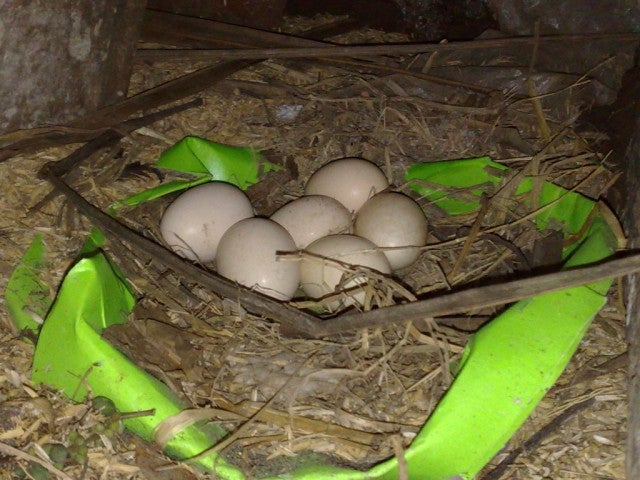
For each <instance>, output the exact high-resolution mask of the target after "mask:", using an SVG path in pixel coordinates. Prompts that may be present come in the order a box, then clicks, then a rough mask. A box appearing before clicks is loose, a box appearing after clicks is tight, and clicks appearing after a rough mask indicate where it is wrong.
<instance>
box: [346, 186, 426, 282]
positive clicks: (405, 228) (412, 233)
mask: <svg viewBox="0 0 640 480" xmlns="http://www.w3.org/2000/svg"><path fill="white" fill-rule="evenodd" d="M355 233H356V235H360V236H361V237H364V238H367V239H369V240H371V241H372V242H373V243H375V244H376V245H378V246H379V247H404V246H411V247H413V248H400V249H392V250H383V251H384V254H385V255H386V257H387V259H388V260H389V264H390V265H391V268H392V269H393V270H399V269H401V268H404V267H408V266H409V265H411V264H412V263H413V262H415V261H416V260H417V258H418V256H419V255H420V249H419V248H417V247H421V246H423V245H426V243H427V219H426V218H425V216H424V213H423V211H422V209H421V208H420V206H419V205H418V204H417V203H416V202H414V201H413V199H411V198H409V197H407V196H406V195H403V194H402V193H396V192H383V193H379V194H378V195H376V196H374V197H373V198H371V199H370V200H368V201H367V203H365V204H364V205H363V206H362V208H361V209H360V211H359V212H358V216H357V217H356V222H355Z"/></svg>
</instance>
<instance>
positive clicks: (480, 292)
mask: <svg viewBox="0 0 640 480" xmlns="http://www.w3.org/2000/svg"><path fill="white" fill-rule="evenodd" d="M54 169H55V164H53V163H52V164H47V165H45V166H44V167H43V169H42V170H41V173H42V175H43V176H45V177H46V178H47V179H49V181H50V182H51V183H52V184H53V185H54V186H55V187H56V188H57V189H58V190H59V191H60V192H61V193H63V194H64V195H65V196H66V197H67V198H68V200H69V201H70V202H71V203H72V204H74V205H75V206H76V208H77V209H78V210H79V211H80V212H81V213H82V214H84V215H86V216H87V217H89V218H90V219H91V221H92V222H93V223H94V224H96V225H97V226H98V227H100V228H102V229H103V230H105V232H106V233H107V234H111V236H113V237H115V238H116V239H117V240H119V241H124V242H126V243H129V244H131V245H132V246H133V247H135V249H136V251H137V252H138V254H140V255H143V256H148V257H151V258H153V259H154V260H156V261H158V262H160V263H162V264H164V265H166V266H167V267H169V268H171V269H172V270H174V271H175V272H176V273H178V274H180V275H183V276H184V277H186V278H187V279H189V280H191V281H194V282H197V283H199V284H201V285H203V286H205V287H207V288H210V289H212V290H213V291H214V292H216V293H218V294H219V295H221V296H223V297H227V298H231V299H237V300H238V301H239V302H240V303H241V304H242V305H244V306H245V307H246V308H247V309H248V310H250V311H252V312H253V313H258V314H261V315H264V316H266V317H268V318H271V319H272V320H275V321H276V322H279V323H280V324H281V325H282V327H283V329H284V331H286V332H287V333H288V334H295V335H301V336H306V337H311V338H321V337H326V336H329V335H333V334H337V333H345V332H351V331H357V330H360V329H362V328H370V327H378V326H389V325H393V324H397V323H404V322H408V321H413V320H417V319H422V318H426V317H435V316H440V315H451V314H454V313H458V312H464V311H469V310H474V309H478V308H483V307H491V306H498V305H504V304H507V303H511V302H515V301H518V300H522V299H524V298H530V297H533V296H535V295H539V294H542V293H547V292H552V291H557V290H561V289H564V288H569V287H575V286H579V285H585V284H588V283H593V282H597V281H600V280H605V279H609V278H615V277H619V276H623V275H628V274H630V273H633V272H636V271H640V254H638V253H636V254H633V255H627V256H624V257H621V258H616V259H614V260H608V261H604V262H602V263H600V264H597V265H591V266H586V267H580V268H573V269H569V270H562V271H559V272H554V273H548V274H544V275H537V276H534V277H529V278H523V279H519V280H513V281H509V282H503V283H497V284H492V285H485V286H481V287H473V288H466V289H462V290H459V291H455V292H452V293H447V294H445V295H439V296H435V297H432V298H428V299H425V300H420V301H417V302H411V303H406V304H402V305H395V306H392V307H385V308H379V309H377V310H371V311H369V312H363V313H355V314H345V315H341V316H340V317H337V318H334V319H331V320H321V319H319V318H317V317H314V316H313V315H310V314H308V313H306V312H303V311H300V310H297V309H295V308H293V307H291V306H289V305H287V304H283V303H280V302H277V301H276V300H273V299H271V298H269V297H266V296H264V295H261V294H259V293H257V292H254V291H251V290H249V289H246V288H244V287H242V286H240V285H237V284H235V283H233V282H231V281H229V280H227V279H225V278H222V277H218V276H217V275H214V274H213V273H211V272H208V271H206V270H204V269H202V268H200V267H198V266H197V265H194V264H192V263H189V262H187V261H185V260H184V259H182V258H180V257H178V256H177V255H175V254H174V253H173V252H171V251H170V250H168V249H166V248H165V247H163V246H161V245H159V244H157V243H156V242H154V241H152V240H150V239H148V238H146V237H143V236H142V235H139V234H138V233H136V232H135V231H133V230H131V229H130V228H129V227H127V226H126V225H124V224H122V223H120V222H119V221H117V220H116V219H114V218H112V217H110V216H109V215H107V214H105V213H104V212H102V211H101V210H100V209H99V208H97V207H95V206H94V205H92V204H90V203H89V202H87V201H86V200H85V199H84V198H83V197H82V196H81V195H80V194H78V193H77V192H76V191H75V190H73V189H72V188H71V187H69V186H68V185H67V184H66V183H65V182H64V181H63V180H62V179H60V178H59V177H58V176H57V175H56V174H55V173H54V172H55V170H54Z"/></svg>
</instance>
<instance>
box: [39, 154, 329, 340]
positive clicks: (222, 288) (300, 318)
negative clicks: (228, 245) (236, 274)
mask: <svg viewBox="0 0 640 480" xmlns="http://www.w3.org/2000/svg"><path fill="white" fill-rule="evenodd" d="M55 168H56V167H55V163H48V164H46V165H45V166H44V167H42V169H41V170H40V175H42V176H43V177H45V178H47V179H48V180H49V181H50V182H51V183H52V184H53V186H54V187H55V188H56V189H57V190H58V191H59V192H60V193H62V194H64V195H65V197H67V199H68V200H69V202H71V203H72V204H73V205H74V206H75V207H76V208H77V209H78V211H79V212H80V213H82V214H83V215H85V216H87V217H88V218H90V219H91V221H92V222H93V223H94V224H95V225H96V226H98V227H100V228H101V229H103V230H104V231H105V233H107V234H110V235H111V236H112V237H114V238H115V239H116V240H118V241H121V242H122V241H124V242H125V243H129V244H131V245H133V246H134V247H135V249H136V251H137V253H138V254H140V255H143V256H147V257H151V258H152V259H154V260H156V261H158V262H160V263H162V264H163V265H166V266H167V267H169V268H171V269H172V270H173V271H174V272H176V273H178V274H180V275H182V276H184V277H186V278H188V279H189V280H192V281H195V282H197V283H199V284H200V285H202V286H204V287H206V288H210V289H211V290H213V291H214V292H216V293H218V294H219V295H222V296H223V297H226V298H230V299H237V300H238V302H239V303H241V304H242V305H243V306H245V307H247V308H248V309H249V310H250V311H252V312H254V313H259V314H262V315H265V316H267V317H269V318H271V319H274V320H277V321H279V322H280V323H281V324H283V325H284V326H286V327H289V328H290V329H291V330H292V331H293V332H299V333H302V334H304V333H306V332H310V333H312V334H313V333H315V332H316V331H317V330H318V329H319V325H318V323H319V322H320V320H319V319H317V318H316V317H314V316H312V315H310V314H308V313H305V312H302V311H300V310H297V309H295V308H293V307H291V306H289V305H287V304H284V303H281V302H278V301H276V300H273V299H271V298H269V297H267V296H265V295H262V294H260V293H257V292H254V291H252V290H249V289H247V288H244V287H241V286H239V285H237V284H236V283H234V282H232V281H231V280H227V279H226V278H222V277H219V276H217V275H214V274H213V273H211V272H208V271H206V270H204V269H203V268H200V267H198V266H197V265H194V264H192V263H189V262H188V261H185V260H184V259H183V258H181V257H179V256H177V255H176V254H175V253H173V252H172V251H170V250H168V249H167V248H165V247H163V246H162V245H159V244H157V243H156V242H154V241H153V240H150V239H148V238H146V237H144V236H142V235H140V234H138V233H137V232H135V231H133V230H131V229H130V228H129V227H127V226H126V225H124V224H123V223H120V222H119V221H118V220H116V219H115V218H112V217H110V216H109V215H107V214H106V213H104V212H103V211H102V210H100V209H99V208H98V207H96V206H95V205H92V204H91V203H89V202H88V201H87V200H85V199H84V198H83V197H82V196H81V195H80V194H79V193H78V192H76V191H75V190H74V189H73V188H71V187H70V186H69V185H67V184H66V182H65V181H64V180H62V179H61V178H59V177H58V176H57V175H56V170H55Z"/></svg>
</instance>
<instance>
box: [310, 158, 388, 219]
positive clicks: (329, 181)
mask: <svg viewBox="0 0 640 480" xmlns="http://www.w3.org/2000/svg"><path fill="white" fill-rule="evenodd" d="M388 186H389V182H387V177H385V176H384V173H383V172H382V170H380V169H379V168H378V167H377V166H376V165H375V164H373V163H371V162H369V161H367V160H363V159H361V158H343V159H341V160H335V161H333V162H330V163H327V164H326V165H324V166H322V167H321V168H319V169H318V170H316V172H315V173H314V174H313V175H311V177H310V178H309V181H308V182H307V185H306V187H305V190H304V194H305V195H326V196H328V197H331V198H335V199H336V200H338V201H339V202H340V203H342V204H343V205H344V206H345V207H346V208H347V210H349V211H350V212H357V211H358V210H359V209H360V207H361V206H362V205H363V204H364V202H366V201H367V200H368V199H369V198H371V197H373V196H374V195H375V194H376V193H379V192H381V191H383V190H384V189H386V188H387V187H388Z"/></svg>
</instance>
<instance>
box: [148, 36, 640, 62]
mask: <svg viewBox="0 0 640 480" xmlns="http://www.w3.org/2000/svg"><path fill="white" fill-rule="evenodd" d="M633 40H640V33H601V34H587V35H544V36H539V37H508V38H488V39H480V40H471V41H463V42H448V43H401V44H381V45H348V46H340V45H335V46H313V47H283V48H224V49H222V48H221V49H164V48H145V49H139V50H138V51H137V52H136V55H135V59H136V60H137V61H163V62H166V61H185V60H186V61H214V60H265V59H272V58H322V57H324V58H336V57H356V58H357V57H370V56H381V55H387V56H389V55H391V56H396V55H412V54H417V53H429V52H456V51H468V50H483V49H488V48H511V47H514V46H519V45H535V43H536V42H537V41H539V42H541V43H552V42H571V43H574V42H580V43H585V42H586V43H589V42H601V41H633Z"/></svg>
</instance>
